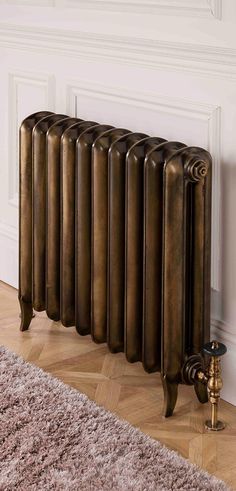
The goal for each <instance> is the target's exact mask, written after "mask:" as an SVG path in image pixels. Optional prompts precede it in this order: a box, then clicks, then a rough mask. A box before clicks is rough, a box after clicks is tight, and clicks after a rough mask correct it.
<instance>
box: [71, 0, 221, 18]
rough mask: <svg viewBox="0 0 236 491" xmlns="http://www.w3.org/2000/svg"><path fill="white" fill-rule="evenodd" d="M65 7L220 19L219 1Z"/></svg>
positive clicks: (82, 0)
mask: <svg viewBox="0 0 236 491" xmlns="http://www.w3.org/2000/svg"><path fill="white" fill-rule="evenodd" d="M65 6H66V7H74V8H84V9H96V10H104V11H112V12H127V11H128V12H132V13H135V14H136V13H145V14H156V15H168V16H173V15H181V16H187V17H188V16H199V17H207V18H215V19H221V0H149V1H146V2H143V0H128V1H127V2H126V1H125V0H65Z"/></svg>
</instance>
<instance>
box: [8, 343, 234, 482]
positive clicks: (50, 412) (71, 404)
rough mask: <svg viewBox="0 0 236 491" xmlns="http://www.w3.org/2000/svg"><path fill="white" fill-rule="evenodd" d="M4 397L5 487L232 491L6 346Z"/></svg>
mask: <svg viewBox="0 0 236 491" xmlns="http://www.w3.org/2000/svg"><path fill="white" fill-rule="evenodd" d="M0 394H1V400H0V440H1V446H0V490H4V491H10V490H17V491H32V490H37V491H38V490H43V491H47V490H66V491H70V490H76V491H77V490H78V491H85V490H86V491H108V490H109V491H118V490H119V491H131V490H135V491H154V490H155V491H170V490H189V491H190V490H191V491H194V490H198V491H201V490H204V491H206V490H214V491H216V490H217V491H223V490H224V491H226V490H227V489H228V488H227V486H226V485H225V484H224V483H223V482H221V481H219V480H217V479H216V478H214V477H212V476H210V475H209V474H207V473H206V472H203V471H202V470H200V469H199V468H197V467H196V466H194V465H192V464H190V463H189V462H188V461H187V460H185V459H183V458H182V457H180V456H179V455H178V454H177V453H175V452H174V451H171V450H168V449H167V448H166V447H164V446H163V445H162V444H160V443H159V442H157V441H155V440H152V439H151V438H149V437H148V436H146V435H144V434H143V433H141V432H140V431H139V430H137V429H135V428H133V427H132V426H131V425H130V424H128V423H126V422H124V421H121V420H119V419H118V418H117V417H116V416H114V415H113V414H111V413H109V412H108V411H106V410H105V409H102V408H101V407H99V406H97V405H96V404H95V403H93V402H91V401H90V400H89V399H88V398H87V396H85V395H83V394H81V393H79V392H77V391H76V390H74V389H71V388H70V387H68V386H66V385H65V384H63V383H62V382H60V381H58V380H57V379H54V378H53V377H51V376H50V375H47V374H46V373H45V372H43V371H42V370H41V369H39V368H37V367H34V366H33V365H31V364H29V363H26V362H25V361H23V360H22V359H21V358H19V357H18V356H17V355H15V354H14V353H11V352H10V351H8V350H7V349H6V348H4V347H1V348H0Z"/></svg>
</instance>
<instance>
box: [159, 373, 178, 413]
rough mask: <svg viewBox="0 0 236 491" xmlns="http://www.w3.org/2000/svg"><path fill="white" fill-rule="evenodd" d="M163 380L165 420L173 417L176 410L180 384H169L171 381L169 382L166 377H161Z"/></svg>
mask: <svg viewBox="0 0 236 491" xmlns="http://www.w3.org/2000/svg"><path fill="white" fill-rule="evenodd" d="M161 380H162V385H163V389H164V410H163V416H164V417H165V418H168V417H169V416H172V414H173V412H174V409H175V405H176V401H177V396H178V383H175V382H169V380H167V378H166V375H164V376H163V375H161Z"/></svg>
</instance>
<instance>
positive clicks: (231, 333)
mask: <svg viewBox="0 0 236 491" xmlns="http://www.w3.org/2000/svg"><path fill="white" fill-rule="evenodd" d="M211 332H212V334H214V335H215V337H216V338H217V339H218V340H219V341H223V342H224V341H225V342H226V343H228V344H229V345H230V346H236V330H235V328H233V326H231V325H230V324H228V323H227V322H224V321H221V320H217V319H212V320H211Z"/></svg>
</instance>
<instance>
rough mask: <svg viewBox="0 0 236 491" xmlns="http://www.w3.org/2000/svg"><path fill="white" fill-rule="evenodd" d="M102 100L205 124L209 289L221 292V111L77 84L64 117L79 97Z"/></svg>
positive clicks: (72, 112) (71, 87)
mask: <svg viewBox="0 0 236 491" xmlns="http://www.w3.org/2000/svg"><path fill="white" fill-rule="evenodd" d="M83 96H87V97H88V96H89V98H90V99H91V98H95V99H102V100H105V101H110V102H118V103H120V104H126V105H129V106H133V107H142V108H146V109H151V110H152V111H158V112H164V113H168V114H171V115H177V116H181V117H184V118H192V119H197V120H201V121H204V122H206V123H207V128H208V130H207V131H208V135H207V138H208V150H209V152H210V153H211V155H212V158H213V189H214V193H213V195H214V200H213V206H212V230H213V240H212V265H211V270H212V283H211V284H212V288H213V289H215V290H219V289H220V245H219V244H220V165H221V145H220V141H221V108H220V107H219V106H213V105H209V104H202V103H197V102H193V101H189V100H185V99H180V98H172V97H163V96H161V97H160V96H158V95H156V94H152V93H143V92H135V91H131V90H127V89H124V88H123V87H121V88H120V87H119V88H114V87H108V86H103V85H100V84H91V83H90V82H88V81H85V80H83V81H76V82H74V83H71V84H68V85H67V113H68V114H69V115H71V116H74V115H75V113H76V106H77V103H78V101H79V97H83Z"/></svg>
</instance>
